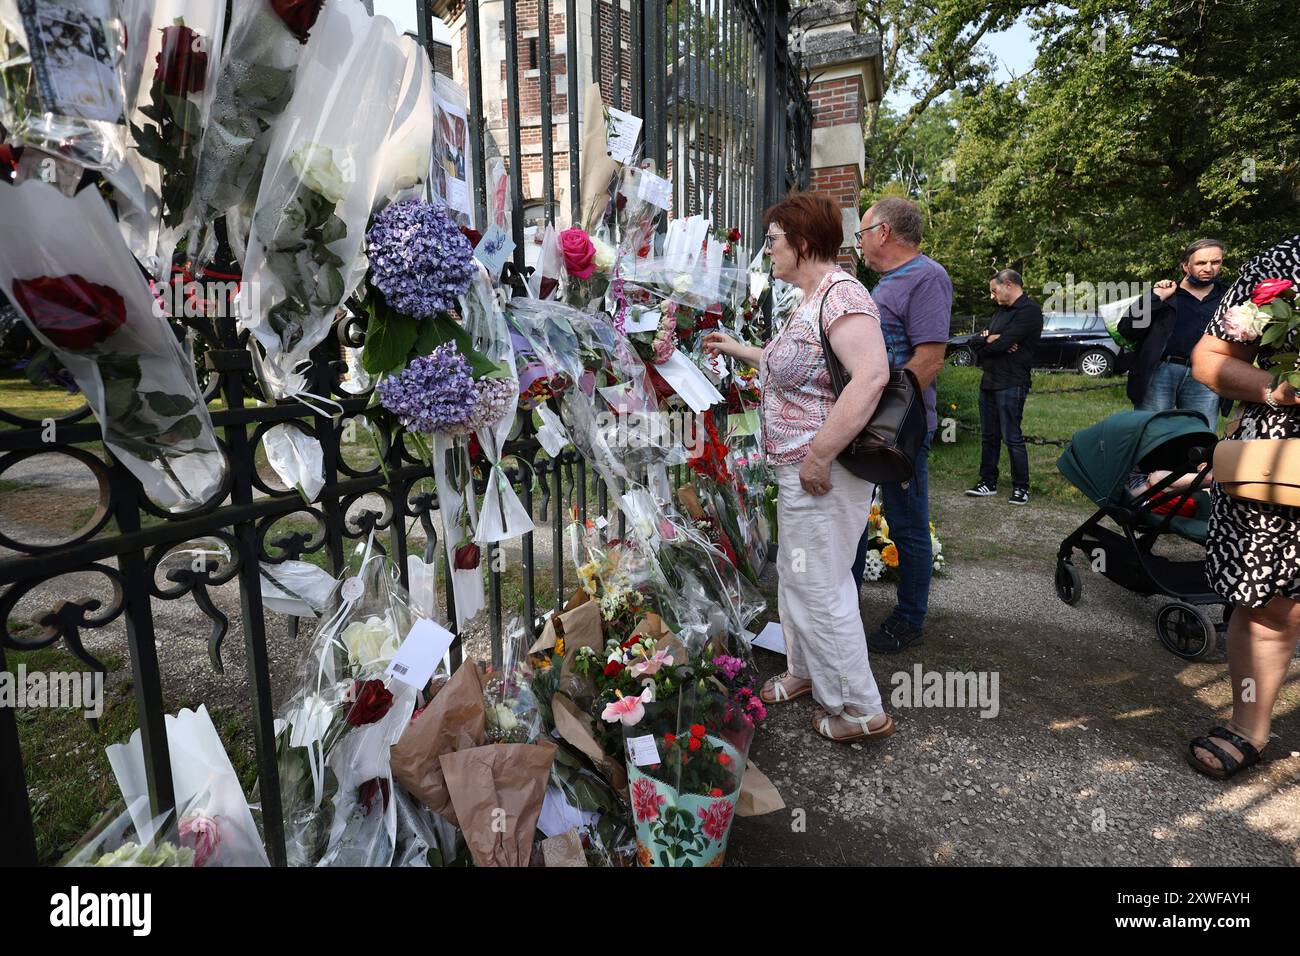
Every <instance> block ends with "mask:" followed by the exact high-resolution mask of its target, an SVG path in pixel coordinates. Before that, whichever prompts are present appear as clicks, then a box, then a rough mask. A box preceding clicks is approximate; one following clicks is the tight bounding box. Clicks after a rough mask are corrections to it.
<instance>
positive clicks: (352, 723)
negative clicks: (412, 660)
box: [345, 679, 393, 727]
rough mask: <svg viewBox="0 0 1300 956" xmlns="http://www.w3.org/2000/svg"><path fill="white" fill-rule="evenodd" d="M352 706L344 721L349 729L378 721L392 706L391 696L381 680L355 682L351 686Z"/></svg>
mask: <svg viewBox="0 0 1300 956" xmlns="http://www.w3.org/2000/svg"><path fill="white" fill-rule="evenodd" d="M351 697H352V706H351V707H349V708H348V712H347V716H346V717H345V719H346V720H347V722H348V726H349V727H364V726H365V725H366V724H373V723H374V722H375V721H376V720H379V719H380V718H381V717H383V716H384V714H386V713H388V711H389V710H390V709H391V708H392V706H393V695H392V693H390V692H389V690H388V688H387V687H385V686H384V682H383V681H381V680H378V679H376V680H368V681H365V682H364V683H363V682H362V681H357V682H356V683H354V684H353V685H352V694H351Z"/></svg>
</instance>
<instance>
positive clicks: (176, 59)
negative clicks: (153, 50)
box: [153, 26, 208, 96]
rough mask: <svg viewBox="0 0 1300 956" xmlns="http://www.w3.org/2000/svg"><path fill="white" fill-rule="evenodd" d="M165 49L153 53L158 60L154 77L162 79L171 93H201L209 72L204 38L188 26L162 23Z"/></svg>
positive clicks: (165, 87) (164, 85) (155, 59)
mask: <svg viewBox="0 0 1300 956" xmlns="http://www.w3.org/2000/svg"><path fill="white" fill-rule="evenodd" d="M162 35H163V41H162V50H160V51H159V53H158V55H157V56H156V57H154V61H155V62H156V63H157V64H158V66H157V68H156V69H155V70H154V71H153V78H154V79H155V80H162V85H163V89H165V90H166V91H167V92H168V93H175V94H178V95H182V96H183V95H184V94H186V93H202V92H203V85H204V82H205V81H206V80H207V74H208V54H207V52H206V48H205V47H204V42H205V41H204V40H203V39H202V38H201V37H200V36H199V35H198V34H197V33H195V32H194V31H193V30H191V29H190V28H189V27H182V26H171V27H163V31H162Z"/></svg>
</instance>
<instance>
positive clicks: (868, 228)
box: [853, 222, 889, 243]
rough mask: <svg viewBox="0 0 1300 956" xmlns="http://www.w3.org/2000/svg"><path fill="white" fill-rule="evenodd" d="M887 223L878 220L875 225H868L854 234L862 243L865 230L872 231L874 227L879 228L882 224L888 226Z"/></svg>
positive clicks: (855, 238)
mask: <svg viewBox="0 0 1300 956" xmlns="http://www.w3.org/2000/svg"><path fill="white" fill-rule="evenodd" d="M887 225H889V223H887V222H878V223H875V224H874V225H871V226H867V227H866V228H865V229H859V230H858V231H857V232H855V233H854V234H853V238H854V240H855V241H856V242H859V243H860V242H862V234H863V233H864V232H870V231H871V230H872V229H879V228H880V227H881V226H887Z"/></svg>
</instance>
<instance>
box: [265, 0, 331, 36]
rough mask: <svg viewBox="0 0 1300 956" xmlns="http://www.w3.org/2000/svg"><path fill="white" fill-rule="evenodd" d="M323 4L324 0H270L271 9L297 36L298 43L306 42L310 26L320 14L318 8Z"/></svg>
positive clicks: (309, 33) (312, 25)
mask: <svg viewBox="0 0 1300 956" xmlns="http://www.w3.org/2000/svg"><path fill="white" fill-rule="evenodd" d="M324 5H325V0H271V9H272V10H274V11H275V15H276V16H277V17H279V18H280V19H281V20H283V21H284V25H285V26H286V27H288V28H289V32H290V33H292V34H293V35H294V36H296V37H297V38H298V42H299V43H306V42H307V38H308V37H309V36H310V35H311V28H312V27H314V26H315V25H316V18H317V17H318V16H320V8H321V7H323V6H324Z"/></svg>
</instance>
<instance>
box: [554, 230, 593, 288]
mask: <svg viewBox="0 0 1300 956" xmlns="http://www.w3.org/2000/svg"><path fill="white" fill-rule="evenodd" d="M560 252H561V253H562V254H563V255H564V268H565V271H566V272H568V273H569V275H571V276H572V277H573V278H575V279H590V278H591V274H592V273H593V272H595V271H596V246H595V245H594V244H593V243H592V241H591V236H589V235H587V234H586V233H585V232H583V231H582V230H581V229H579V228H577V227H576V226H575V227H572V228H570V229H566V230H564V231H563V232H562V233H560Z"/></svg>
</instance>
